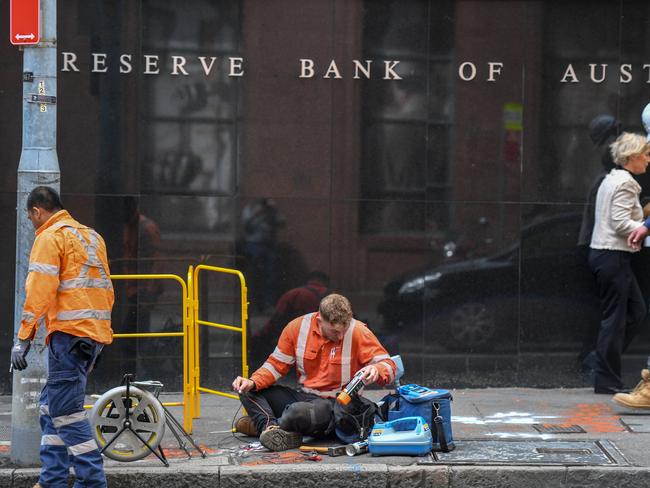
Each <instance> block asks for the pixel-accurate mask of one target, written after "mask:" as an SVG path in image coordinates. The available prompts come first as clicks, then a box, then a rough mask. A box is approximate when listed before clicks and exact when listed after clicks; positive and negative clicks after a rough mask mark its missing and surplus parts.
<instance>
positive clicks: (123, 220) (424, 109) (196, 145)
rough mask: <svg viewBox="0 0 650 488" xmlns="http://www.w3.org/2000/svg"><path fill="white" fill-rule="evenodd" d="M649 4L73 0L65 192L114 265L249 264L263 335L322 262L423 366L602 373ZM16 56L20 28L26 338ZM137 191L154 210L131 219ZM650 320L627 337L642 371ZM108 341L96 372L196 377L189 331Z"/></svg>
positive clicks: (216, 306) (648, 70) (10, 147)
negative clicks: (614, 235)
mask: <svg viewBox="0 0 650 488" xmlns="http://www.w3.org/2000/svg"><path fill="white" fill-rule="evenodd" d="M0 8H2V9H3V10H4V11H8V1H7V0H0ZM649 22H650V6H649V5H648V3H647V2H635V1H622V0H621V1H592V2H583V1H566V2H560V3H558V2H551V1H505V0H504V1H479V0H475V1H468V0H458V1H451V0H440V1H437V0H408V1H404V0H400V1H397V0H390V1H389V0H366V1H363V0H317V1H309V2H304V1H294V0H272V1H255V0H224V1H219V2H213V1H208V0H184V1H182V2H181V1H176V0H172V1H170V0H165V1H163V0H137V1H136V0H122V1H119V0H83V1H82V0H79V1H72V0H70V1H67V0H59V2H58V56H59V57H58V62H59V66H58V94H57V95H58V105H57V107H58V108H57V110H58V156H59V161H60V166H61V190H62V196H63V199H64V203H65V204H66V206H67V208H68V209H69V210H70V211H71V213H72V214H73V215H74V216H75V217H76V218H78V219H79V220H80V221H82V222H85V223H87V224H89V225H91V226H94V227H95V228H96V229H97V230H98V231H99V232H101V233H102V234H103V235H104V236H105V237H106V240H107V244H108V248H109V257H110V258H111V266H112V271H113V272H114V273H133V272H143V273H150V272H162V273H176V274H179V275H180V276H182V277H184V276H185V275H186V273H187V268H188V266H189V265H193V264H198V263H207V264H211V265H215V266H222V267H235V268H238V269H242V270H243V271H244V273H245V275H246V277H247V279H248V281H249V287H250V292H251V308H250V315H251V317H250V327H251V340H252V341H255V332H256V331H257V330H259V329H260V328H261V327H262V326H263V325H264V323H265V321H266V320H267V319H268V317H269V315H270V313H271V311H272V305H273V303H274V302H275V301H276V300H277V299H278V297H279V296H280V295H281V294H282V293H283V292H284V291H286V290H288V289H290V288H292V287H295V286H298V285H300V284H301V283H303V282H304V279H305V277H306V275H307V273H308V272H309V271H313V270H320V271H323V272H325V273H327V274H328V275H329V276H330V279H331V284H330V288H331V289H333V290H337V291H340V292H341V293H343V294H345V295H347V296H349V297H350V298H351V300H352V303H353V306H354V308H355V312H356V315H357V317H358V318H359V319H362V320H364V321H366V322H367V323H368V324H369V326H370V327H371V328H372V329H373V330H374V331H375V332H376V333H377V335H378V336H380V338H381V339H382V340H383V341H384V342H385V343H386V344H387V346H388V347H389V349H390V350H391V352H394V353H398V352H399V353H401V354H402V357H403V358H404V360H405V364H406V368H407V379H408V380H409V381H413V382H418V383H422V384H427V385H430V386H440V387H443V386H444V387H456V386H499V385H509V386H511V385H521V386H577V385H583V384H585V383H584V380H583V378H582V376H581V372H580V368H579V357H580V355H581V354H582V353H584V351H585V350H587V349H588V347H589V345H590V343H591V340H592V338H593V333H594V329H595V328H597V327H598V320H599V312H598V302H597V297H596V295H595V291H594V283H593V279H592V277H591V274H590V272H589V270H588V269H587V268H586V266H585V262H584V259H583V256H584V255H583V254H582V253H583V251H584V249H581V248H580V247H579V246H578V245H577V243H578V232H579V229H580V225H581V222H582V217H583V212H584V210H585V206H586V202H587V194H588V193H589V190H590V186H591V185H592V182H593V180H594V178H595V177H596V176H597V175H598V174H599V173H600V172H601V171H602V166H601V158H602V153H603V151H604V150H605V148H604V147H602V146H600V147H599V146H596V145H594V144H593V143H592V141H591V140H590V136H589V130H588V125H589V122H590V121H591V120H592V119H593V118H594V117H596V116H598V115H611V116H613V117H615V118H617V119H618V120H619V121H620V122H621V126H622V127H623V128H624V129H625V130H629V131H636V132H640V131H642V130H643V128H642V126H641V121H640V114H641V111H642V109H643V107H644V106H645V105H646V104H647V103H648V102H650V58H649V55H648V53H650V34H649V32H650V29H649V28H648V27H649ZM3 33H4V34H3ZM0 38H4V39H7V38H8V25H6V23H5V24H4V25H0ZM21 71H22V55H21V52H20V51H19V50H18V48H16V47H15V46H11V45H9V43H8V42H5V43H4V44H2V45H1V46H0V107H1V109H2V114H3V117H1V118H0V137H1V138H2V148H3V150H2V160H3V164H2V165H1V166H0V172H1V173H0V175H1V177H0V182H1V183H0V185H1V186H0V199H1V200H2V205H1V206H0V212H2V219H3V221H4V222H5V231H4V232H3V233H2V234H0V249H2V251H3V252H2V254H3V256H4V258H3V259H1V260H0V270H1V271H2V275H3V276H4V277H5V282H6V284H5V286H3V287H2V288H1V290H0V310H2V311H4V313H3V315H2V319H3V323H4V324H5V325H4V327H3V328H2V330H1V334H2V341H0V354H2V355H4V356H5V357H7V359H8V357H9V348H10V344H11V341H12V334H13V298H14V297H13V293H12V290H13V281H14V273H15V270H14V267H15V261H14V259H13V255H14V253H15V225H16V224H15V222H16V215H15V203H16V168H17V165H18V161H19V157H20V151H21V142H20V141H21V93H22V92H21V90H22V87H21ZM641 183H642V185H643V187H644V194H645V193H647V192H648V190H649V189H650V186H649V185H650V179H645V180H644V178H641ZM134 209H137V211H138V212H139V213H140V214H142V215H143V216H146V222H143V221H142V220H141V221H140V225H139V227H138V228H136V229H135V230H133V228H131V229H130V230H129V224H128V222H129V219H130V218H132V216H133V211H134ZM258 212H262V214H259V213H258ZM264 212H265V213H264ZM255 215H257V216H258V218H253V217H254V216H255ZM260 215H261V217H260ZM129 239H131V240H129ZM134 239H135V241H134ZM134 242H135V246H134V245H133V244H134ZM647 253H648V251H642V252H641V253H640V254H639V255H638V256H637V269H638V272H639V276H640V278H641V281H642V283H643V286H644V289H645V290H646V291H650V285H649V284H648V279H647V278H645V276H646V275H647V273H645V270H646V269H647V268H648V264H646V261H647V260H648V255H647ZM116 291H117V303H116V307H115V310H114V320H113V322H114V329H115V330H116V331H117V332H134V331H136V330H137V331H141V332H142V331H175V330H179V329H180V324H181V317H180V300H179V297H178V294H177V293H176V288H175V287H174V285H173V284H170V283H165V284H162V285H157V286H153V285H151V284H144V283H143V284H140V286H135V285H134V284H128V283H124V282H119V283H116ZM649 296H650V295H649ZM200 297H201V307H202V311H203V312H204V313H205V314H206V316H207V315H209V316H210V320H213V321H216V322H220V323H229V322H232V321H236V320H237V317H238V304H237V287H236V286H234V283H232V282H230V281H228V280H227V279H224V278H222V277H211V278H210V279H208V280H206V281H205V282H204V285H203V286H202V288H201V296H200ZM201 339H202V345H201V351H202V362H201V369H202V374H203V377H204V382H205V383H206V384H208V385H211V386H210V387H214V388H219V387H222V388H223V387H226V385H227V384H228V383H229V380H230V379H231V377H232V376H233V375H235V374H236V373H237V371H238V367H239V362H238V358H239V352H238V351H239V349H240V343H239V340H238V339H237V336H236V334H232V333H229V332H223V331H215V330H209V331H203V332H202V337H201ZM648 339H649V335H648V332H647V330H646V331H645V332H644V333H643V335H642V336H641V337H640V338H639V340H638V341H637V342H636V343H635V344H634V345H633V347H632V349H631V351H630V354H629V355H628V356H627V358H628V362H627V363H626V371H627V374H628V375H629V380H630V382H632V381H635V380H634V378H637V376H638V370H639V369H640V368H641V367H642V365H643V364H644V363H645V356H646V355H647V354H648V350H649V348H648V346H649V345H650V344H649V341H648ZM104 356H105V357H104V361H103V363H104V365H103V367H102V368H100V369H99V370H98V374H97V375H96V379H95V382H96V385H95V387H96V388H97V389H103V388H105V387H107V386H108V385H112V384H116V383H117V382H119V379H120V377H121V374H122V373H124V372H128V371H135V372H137V374H138V376H139V377H140V378H142V379H148V378H151V379H161V380H163V381H164V382H166V384H167V385H168V386H169V388H171V389H179V388H180V385H181V372H182V363H181V346H180V343H179V342H178V341H176V342H175V339H162V338H161V339H155V340H148V341H147V340H137V341H135V340H126V339H119V340H116V342H115V343H114V345H113V346H111V347H110V348H108V349H107V351H106V353H105V355H104ZM259 360H260V358H253V361H254V362H253V363H252V364H251V367H256V366H257V364H256V361H259ZM2 375H3V376H2V378H3V382H2V385H3V389H4V390H5V391H8V390H9V389H10V378H9V377H8V376H7V373H6V372H5V373H2Z"/></svg>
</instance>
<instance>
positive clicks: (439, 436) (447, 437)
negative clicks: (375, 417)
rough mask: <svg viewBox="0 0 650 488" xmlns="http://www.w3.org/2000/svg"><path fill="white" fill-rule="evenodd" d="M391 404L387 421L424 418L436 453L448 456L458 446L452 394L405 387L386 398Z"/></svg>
mask: <svg viewBox="0 0 650 488" xmlns="http://www.w3.org/2000/svg"><path fill="white" fill-rule="evenodd" d="M385 400H387V402H388V404H389V405H388V411H387V413H388V415H387V419H388V420H389V421H390V420H396V419H400V418H405V417H412V416H418V415H419V416H421V417H423V418H424V420H425V422H426V423H427V424H428V425H429V427H430V428H431V431H432V436H433V449H434V450H436V451H444V452H448V451H451V450H453V449H454V448H455V447H456V446H455V444H454V438H453V434H452V430H451V402H452V400H453V398H452V396H451V393H450V392H449V390H434V389H431V388H427V387H425V386H420V385H414V384H410V385H403V386H400V387H399V388H397V393H396V394H394V395H390V396H389V397H387V398H385Z"/></svg>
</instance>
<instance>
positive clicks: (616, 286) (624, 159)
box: [586, 132, 650, 394]
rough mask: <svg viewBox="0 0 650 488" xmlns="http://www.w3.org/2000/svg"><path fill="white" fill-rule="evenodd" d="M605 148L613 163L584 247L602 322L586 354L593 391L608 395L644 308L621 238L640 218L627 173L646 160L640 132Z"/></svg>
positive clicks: (640, 169)
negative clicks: (586, 248) (591, 373)
mask: <svg viewBox="0 0 650 488" xmlns="http://www.w3.org/2000/svg"><path fill="white" fill-rule="evenodd" d="M610 149H611V153H612V158H613V160H614V163H615V164H616V165H617V167H616V168H615V169H613V170H611V171H610V172H609V173H608V174H607V176H606V177H605V178H604V180H603V182H602V183H601V185H600V188H599V189H598V194H597V197H596V212H595V216H596V220H595V223H594V230H593V234H592V237H591V245H590V247H591V251H590V252H589V266H590V267H591V269H592V271H593V272H594V274H595V276H596V281H597V283H598V289H599V295H600V303H601V313H602V321H601V324H600V331H599V334H598V340H597V343H596V349H595V350H594V351H593V352H592V353H591V354H590V355H589V356H588V357H587V359H586V361H587V362H588V364H589V365H590V366H591V368H592V370H593V373H594V391H595V392H596V393H608V394H612V393H617V392H619V391H620V390H621V389H622V388H623V381H622V379H621V355H622V353H623V352H624V351H625V349H626V348H627V346H628V345H629V344H630V342H631V341H632V339H633V338H634V336H635V335H636V334H637V332H638V329H639V327H640V325H641V323H642V321H643V320H644V318H645V316H646V313H647V306H646V303H645V300H644V298H643V295H642V294H641V290H640V288H639V284H638V282H637V280H636V278H635V276H634V274H633V272H632V266H631V258H632V250H631V249H630V248H629V246H628V245H627V237H628V235H629V234H630V232H632V231H633V230H634V229H636V228H637V227H639V225H641V224H642V223H643V209H642V208H641V203H640V202H639V194H640V193H641V186H640V185H639V184H638V183H637V182H636V181H635V179H634V178H633V176H632V175H640V174H643V173H645V171H646V168H647V166H648V163H650V148H649V147H648V143H647V141H646V138H645V136H642V135H639V134H631V133H627V132H624V133H623V134H622V135H620V136H619V137H618V138H617V139H616V140H615V141H614V142H613V143H612V144H611V146H610Z"/></svg>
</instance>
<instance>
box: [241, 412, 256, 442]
mask: <svg viewBox="0 0 650 488" xmlns="http://www.w3.org/2000/svg"><path fill="white" fill-rule="evenodd" d="M235 430H236V431H237V432H239V433H241V434H244V435H248V436H250V437H258V436H259V433H258V432H257V427H255V422H253V419H252V418H250V417H249V416H248V415H245V416H243V417H240V418H238V419H237V421H236V422H235Z"/></svg>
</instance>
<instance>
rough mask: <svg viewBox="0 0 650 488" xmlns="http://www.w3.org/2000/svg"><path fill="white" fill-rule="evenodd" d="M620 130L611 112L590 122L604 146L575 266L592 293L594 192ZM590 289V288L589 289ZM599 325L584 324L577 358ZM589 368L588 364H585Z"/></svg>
mask: <svg viewBox="0 0 650 488" xmlns="http://www.w3.org/2000/svg"><path fill="white" fill-rule="evenodd" d="M620 130H621V124H620V122H619V121H618V120H616V119H615V118H614V117H612V116H611V115H598V116H596V117H594V118H593V119H592V120H591V122H589V138H590V139H591V142H592V143H593V144H594V146H595V147H596V148H599V149H600V148H603V150H602V154H601V156H600V164H601V165H602V171H601V172H600V173H599V174H598V175H597V176H596V178H595V179H594V181H593V182H592V184H591V187H590V188H589V193H588V195H587V202H586V205H585V208H584V212H583V214H582V222H581V224H580V233H579V234H578V247H577V250H576V257H577V261H578V267H579V268H578V269H579V271H580V272H581V273H582V274H583V276H584V282H585V283H589V285H591V284H592V283H593V286H592V287H590V291H591V293H592V294H593V295H595V294H596V293H597V290H596V283H595V282H592V280H593V278H592V274H591V270H590V269H589V244H590V243H591V234H592V232H593V229H594V220H595V215H594V214H595V211H596V195H597V193H598V188H599V187H600V184H601V183H602V182H603V180H604V179H605V176H607V173H609V172H610V171H611V170H612V169H614V168H615V167H616V165H615V164H614V160H613V159H612V153H611V151H610V150H609V145H610V144H611V143H612V142H613V141H614V139H616V137H618V134H619V133H620ZM591 288H593V289H591ZM599 328H600V325H599V324H598V323H597V322H596V323H593V322H591V321H590V323H589V324H585V331H584V337H583V344H582V349H581V351H580V354H579V355H578V361H579V362H582V361H584V359H585V358H586V357H587V355H588V354H589V353H590V352H591V351H593V349H594V347H595V346H596V337H597V336H598V329H599ZM586 368H587V369H589V367H588V366H586Z"/></svg>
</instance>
